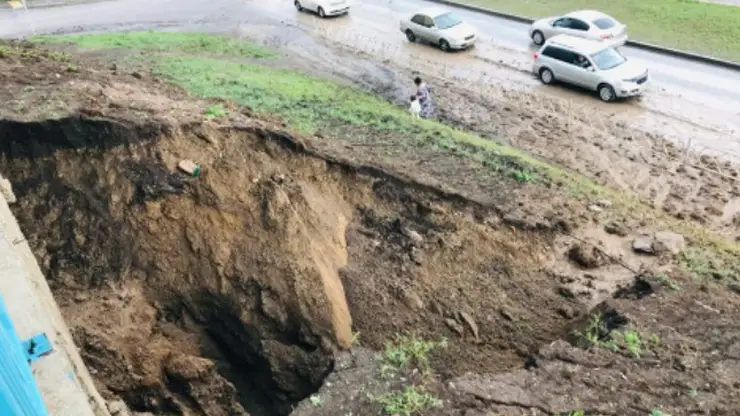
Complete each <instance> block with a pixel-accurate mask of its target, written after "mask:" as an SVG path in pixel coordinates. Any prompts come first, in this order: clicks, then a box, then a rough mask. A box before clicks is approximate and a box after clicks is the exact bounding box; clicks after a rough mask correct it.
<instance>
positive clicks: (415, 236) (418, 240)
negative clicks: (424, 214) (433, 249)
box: [404, 230, 424, 247]
mask: <svg viewBox="0 0 740 416" xmlns="http://www.w3.org/2000/svg"><path fill="white" fill-rule="evenodd" d="M404 234H406V235H407V236H408V237H409V239H410V240H411V243H413V244H414V245H415V246H417V247H418V246H421V245H422V244H423V243H424V237H422V236H421V234H419V233H417V232H416V231H414V230H406V232H405V233H404Z"/></svg>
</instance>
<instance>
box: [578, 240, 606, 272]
mask: <svg viewBox="0 0 740 416" xmlns="http://www.w3.org/2000/svg"><path fill="white" fill-rule="evenodd" d="M568 258H569V259H570V260H571V261H573V262H574V263H576V264H577V265H579V266H581V267H582V268H584V269H595V268H598V267H601V266H603V265H605V264H606V263H608V261H607V260H608V259H607V257H606V255H605V254H604V253H602V252H601V251H600V250H599V249H597V248H596V247H593V246H585V245H583V244H576V245H574V246H573V247H571V248H570V250H568Z"/></svg>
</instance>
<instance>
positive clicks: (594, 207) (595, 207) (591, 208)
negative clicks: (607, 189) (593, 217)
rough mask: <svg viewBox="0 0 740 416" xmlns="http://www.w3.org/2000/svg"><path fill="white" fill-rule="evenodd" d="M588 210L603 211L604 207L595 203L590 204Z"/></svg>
mask: <svg viewBox="0 0 740 416" xmlns="http://www.w3.org/2000/svg"><path fill="white" fill-rule="evenodd" d="M588 210H589V211H591V212H602V211H604V209H603V208H601V207H600V206H598V205H595V204H594V205H589V206H588Z"/></svg>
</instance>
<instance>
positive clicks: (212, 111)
mask: <svg viewBox="0 0 740 416" xmlns="http://www.w3.org/2000/svg"><path fill="white" fill-rule="evenodd" d="M228 115H229V111H228V110H227V109H226V108H224V105H223V104H221V103H218V104H211V105H209V106H208V107H206V111H205V114H203V119H205V120H213V119H215V118H222V117H226V116H228Z"/></svg>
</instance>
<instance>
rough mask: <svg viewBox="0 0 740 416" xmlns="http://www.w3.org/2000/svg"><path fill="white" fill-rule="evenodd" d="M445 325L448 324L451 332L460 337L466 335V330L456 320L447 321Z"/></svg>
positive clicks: (449, 319) (448, 319)
mask: <svg viewBox="0 0 740 416" xmlns="http://www.w3.org/2000/svg"><path fill="white" fill-rule="evenodd" d="M445 324H447V326H448V327H450V329H451V330H453V331H455V332H457V333H458V334H459V335H460V336H462V334H464V333H465V328H463V326H462V325H460V324H459V323H458V322H457V321H456V320H454V319H452V318H447V319H445Z"/></svg>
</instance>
